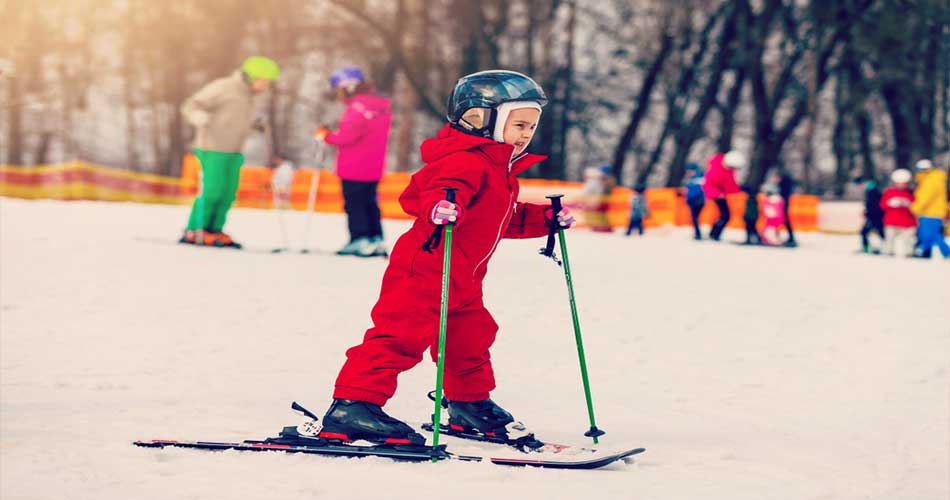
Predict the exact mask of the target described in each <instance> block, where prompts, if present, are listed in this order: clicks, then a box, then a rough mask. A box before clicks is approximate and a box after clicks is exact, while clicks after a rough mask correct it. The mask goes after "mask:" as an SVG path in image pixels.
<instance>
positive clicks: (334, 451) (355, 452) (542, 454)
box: [132, 401, 646, 469]
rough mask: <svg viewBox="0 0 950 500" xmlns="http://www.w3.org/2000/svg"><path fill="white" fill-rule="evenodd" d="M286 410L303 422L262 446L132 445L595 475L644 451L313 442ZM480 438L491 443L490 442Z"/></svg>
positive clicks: (536, 444) (313, 428)
mask: <svg viewBox="0 0 950 500" xmlns="http://www.w3.org/2000/svg"><path fill="white" fill-rule="evenodd" d="M291 409H292V410H294V411H295V412H297V413H299V414H301V415H303V416H304V417H305V418H306V419H307V420H306V421H305V422H304V423H303V424H301V425H300V426H288V427H284V428H283V430H281V431H280V433H279V435H278V436H277V437H271V438H267V439H264V440H244V441H241V442H222V441H180V440H174V439H151V440H141V441H134V442H133V443H132V444H134V445H135V446H139V447H143V448H190V449H196V450H206V451H225V450H235V451H274V452H282V453H301V454H311V455H325V456H334V457H350V458H360V457H381V458H388V459H392V460H397V461H404V462H425V461H440V460H455V461H460V462H483V461H486V462H490V463H493V464H496V465H510V466H520V467H524V466H530V467H544V468H551V469H596V468H599V467H603V466H605V465H608V464H611V463H614V462H616V461H618V460H626V459H628V458H629V457H631V456H633V455H637V454H640V453H643V452H644V451H646V449H644V448H632V449H627V450H622V451H616V452H603V451H599V450H595V449H588V448H579V447H571V446H566V445H558V444H549V443H542V442H540V441H537V440H535V439H534V435H533V434H529V435H527V436H526V437H530V441H525V442H520V444H521V445H522V446H521V447H518V446H514V445H513V443H511V442H505V441H504V440H502V441H501V443H502V444H505V445H508V446H513V447H514V448H515V449H517V450H518V451H520V452H521V454H520V456H514V457H506V456H495V454H494V453H495V452H494V451H492V452H491V453H490V454H489V453H484V454H483V453H478V454H466V455H462V454H455V453H451V452H449V451H447V449H446V448H447V445H440V446H438V447H432V446H425V445H415V444H375V443H371V442H369V441H356V442H344V441H338V440H336V439H326V438H325V437H319V427H320V426H319V424H318V420H319V417H317V415H316V414H314V413H313V412H311V411H310V410H308V409H306V408H304V407H303V406H301V405H300V404H298V403H297V402H296V401H294V402H293V403H292V404H291ZM422 427H423V428H425V427H426V426H425V425H423V426H422ZM301 429H302V431H301ZM446 429H449V430H450V431H451V432H446V434H447V435H450V436H451V435H453V432H455V433H457V432H458V431H457V430H456V429H452V428H451V427H449V426H446ZM429 430H431V424H430V425H429ZM459 437H466V436H459ZM484 437H485V438H491V436H484ZM469 439H471V438H469ZM476 440H479V441H486V442H492V443H499V441H498V440H497V439H496V440H495V441H492V440H491V439H476ZM526 445H530V446H526Z"/></svg>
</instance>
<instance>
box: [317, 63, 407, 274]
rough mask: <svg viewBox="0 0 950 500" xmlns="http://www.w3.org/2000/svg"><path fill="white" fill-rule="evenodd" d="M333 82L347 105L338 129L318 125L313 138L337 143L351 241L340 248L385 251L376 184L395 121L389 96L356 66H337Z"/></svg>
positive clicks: (362, 253) (352, 251) (367, 253)
mask: <svg viewBox="0 0 950 500" xmlns="http://www.w3.org/2000/svg"><path fill="white" fill-rule="evenodd" d="M330 86H331V87H332V88H333V90H334V91H335V92H336V95H337V100H339V101H340V102H341V103H342V104H344V105H345V106H346V110H344V111H343V116H342V117H341V118H340V125H339V129H338V130H336V131H331V130H330V129H329V128H327V127H320V128H318V129H317V130H316V131H315V132H314V138H315V139H316V140H317V141H319V142H325V143H327V144H329V145H331V146H335V147H336V148H337V155H336V173H337V175H338V176H339V177H340V180H341V182H342V184H343V209H344V210H345V211H346V215H347V227H348V228H349V230H350V241H349V243H347V244H346V245H344V246H343V248H341V249H340V250H338V251H337V252H336V253H337V255H355V256H358V257H373V256H385V255H387V253H388V252H387V251H386V246H385V244H384V243H383V226H382V224H381V222H380V213H379V205H378V203H377V201H376V189H377V187H378V186H379V180H380V179H381V178H382V176H383V171H384V170H385V168H386V142H387V141H388V139H389V126H390V123H391V122H392V113H391V112H390V103H389V99H386V98H385V97H382V96H380V95H377V94H376V89H375V88H374V87H373V85H372V83H370V81H369V80H368V79H367V77H366V75H365V74H364V73H363V70H361V69H360V68H357V67H354V66H347V67H344V68H340V69H338V70H336V71H334V72H333V74H332V75H330Z"/></svg>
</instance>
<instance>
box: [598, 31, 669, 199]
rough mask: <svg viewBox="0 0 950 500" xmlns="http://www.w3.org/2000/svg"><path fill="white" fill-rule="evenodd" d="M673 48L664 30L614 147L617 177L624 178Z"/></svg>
mask: <svg viewBox="0 0 950 500" xmlns="http://www.w3.org/2000/svg"><path fill="white" fill-rule="evenodd" d="M672 49H673V37H672V36H670V34H669V33H667V31H666V30H664V31H663V34H662V36H661V37H660V50H659V52H657V54H656V57H654V58H653V62H652V63H651V64H650V68H649V69H648V70H647V73H646V75H644V77H643V83H642V84H641V85H640V92H639V94H637V98H636V104H635V105H634V107H633V110H632V111H631V113H630V121H629V122H627V126H626V127H625V128H624V130H623V134H621V135H620V141H619V142H618V143H617V147H616V148H615V149H614V159H613V162H612V163H611V168H612V169H613V175H614V178H615V179H618V180H619V179H623V166H624V163H626V160H627V153H628V152H629V150H630V146H632V145H633V139H634V137H636V135H637V129H638V128H639V127H640V122H641V121H642V120H643V117H644V116H646V113H647V111H648V110H649V108H650V95H651V94H652V93H653V87H654V86H655V85H656V81H657V78H658V77H659V75H660V71H661V70H662V69H663V64H664V63H665V62H666V59H667V57H668V56H669V55H670V52H671V51H672Z"/></svg>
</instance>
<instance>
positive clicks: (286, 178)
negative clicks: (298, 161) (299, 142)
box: [271, 161, 294, 191]
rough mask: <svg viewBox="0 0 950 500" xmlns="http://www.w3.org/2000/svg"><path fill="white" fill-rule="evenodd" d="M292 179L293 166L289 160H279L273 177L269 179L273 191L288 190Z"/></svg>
mask: <svg viewBox="0 0 950 500" xmlns="http://www.w3.org/2000/svg"><path fill="white" fill-rule="evenodd" d="M293 181H294V166H293V164H292V163H291V162H289V161H285V162H281V164H280V165H278V166H277V168H276V169H275V170H274V177H273V178H272V179H271V184H272V185H273V188H274V191H289V190H290V185H291V184H292V183H293Z"/></svg>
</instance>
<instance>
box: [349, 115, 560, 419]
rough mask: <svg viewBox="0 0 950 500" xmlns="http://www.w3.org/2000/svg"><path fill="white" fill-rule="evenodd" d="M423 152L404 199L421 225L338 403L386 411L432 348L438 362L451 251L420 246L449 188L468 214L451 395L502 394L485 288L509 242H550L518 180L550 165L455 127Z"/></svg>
mask: <svg viewBox="0 0 950 500" xmlns="http://www.w3.org/2000/svg"><path fill="white" fill-rule="evenodd" d="M421 150H422V160H423V161H424V162H425V163H426V166H425V167H423V168H422V170H420V171H418V172H416V173H415V174H413V176H412V180H411V181H410V183H409V186H408V187H407V188H406V190H405V191H403V193H402V195H401V196H400V197H399V203H400V204H401V205H402V208H403V210H405V212H406V213H407V214H409V215H413V216H415V217H416V220H415V223H414V224H413V225H412V228H411V229H409V231H407V232H406V233H405V234H403V235H402V236H401V237H400V238H399V240H398V241H397V242H396V245H395V246H394V247H393V252H392V255H391V256H390V259H389V266H388V267H387V268H386V273H385V274H384V275H383V283H382V290H381V291H380V294H379V300H378V301H377V302H376V305H375V306H374V307H373V311H372V313H371V315H372V319H373V325H374V326H373V327H372V328H370V329H369V330H367V331H366V334H365V336H364V337H363V343H362V344H360V345H358V346H355V347H352V348H350V349H349V350H347V352H346V356H347V360H346V363H345V364H344V365H343V368H342V369H341V370H340V374H339V376H338V377H337V380H336V390H335V391H334V393H333V397H334V398H339V399H355V400H360V401H366V402H369V403H373V404H376V405H380V406H382V405H384V404H385V403H386V401H387V400H388V399H389V398H391V397H392V396H393V393H394V392H395V391H396V377H397V376H398V375H399V374H400V373H401V372H403V371H406V370H408V369H410V368H412V367H413V366H415V365H416V364H418V363H419V362H420V361H422V354H423V352H425V350H426V349H430V350H431V351H430V355H431V357H432V359H433V360H434V359H436V352H437V348H438V335H439V306H440V302H441V295H442V258H443V255H442V254H443V251H444V249H443V247H442V245H441V244H440V245H439V246H438V248H437V249H436V250H434V251H433V252H432V253H428V252H425V251H423V250H422V245H423V243H424V242H425V241H426V239H428V238H429V236H430V235H431V234H432V231H433V229H435V227H436V226H435V225H434V224H432V223H431V222H430V220H429V216H430V213H431V211H432V208H433V206H434V205H435V204H436V203H438V202H439V201H440V200H442V199H444V198H445V192H444V191H443V190H442V188H445V187H452V188H458V191H457V192H456V204H457V205H458V206H459V212H460V213H459V217H458V220H457V221H456V223H455V228H454V229H453V236H452V238H453V241H452V263H451V273H450V274H451V275H450V286H449V311H448V322H447V332H446V346H445V374H444V390H445V396H446V397H447V398H448V399H450V400H455V401H480V400H483V399H487V398H488V393H489V391H491V390H492V389H494V388H495V378H494V375H493V372H492V367H491V356H490V354H489V352H488V349H489V347H491V345H492V343H493V342H494V340H495V332H497V331H498V325H497V324H496V323H495V321H494V320H493V319H492V317H491V314H489V313H488V310H487V309H485V306H484V304H483V303H482V280H483V279H484V277H485V274H486V272H487V266H488V261H489V259H490V258H491V256H492V254H493V253H494V252H495V248H496V247H497V246H498V242H499V240H500V239H501V238H535V237H539V236H545V235H547V233H548V227H547V221H546V219H545V214H544V210H545V208H547V207H546V206H544V205H537V204H532V203H521V202H517V199H518V190H519V186H518V179H517V178H516V177H515V176H516V175H517V174H518V173H520V172H523V171H524V170H526V169H528V168H529V167H531V166H532V165H534V164H535V163H538V162H539V161H541V160H543V159H544V157H543V156H538V155H530V154H525V155H521V156H519V157H518V158H516V159H515V161H514V162H511V161H510V159H511V154H512V152H513V150H514V147H513V146H511V145H508V144H501V143H497V142H495V141H492V140H490V139H484V138H480V137H474V136H471V135H467V134H463V133H462V132H459V131H458V130H455V129H453V128H451V127H450V126H449V125H446V126H445V128H443V129H442V130H441V131H439V133H438V135H437V136H436V137H434V138H431V139H427V140H426V141H424V142H423V143H422V148H421Z"/></svg>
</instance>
